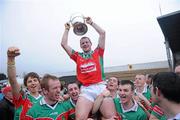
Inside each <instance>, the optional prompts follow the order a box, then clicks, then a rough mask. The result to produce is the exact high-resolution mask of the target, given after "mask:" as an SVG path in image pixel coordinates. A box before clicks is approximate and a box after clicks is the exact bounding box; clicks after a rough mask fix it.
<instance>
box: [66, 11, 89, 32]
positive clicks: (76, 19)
mask: <svg viewBox="0 0 180 120" xmlns="http://www.w3.org/2000/svg"><path fill="white" fill-rule="evenodd" d="M70 23H71V25H72V26H73V32H74V34H76V35H78V36H81V35H84V34H86V33H87V31H88V27H87V25H86V24H85V17H84V16H83V15H82V14H81V13H75V14H73V15H71V17H70Z"/></svg>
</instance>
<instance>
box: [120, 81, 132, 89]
mask: <svg viewBox="0 0 180 120" xmlns="http://www.w3.org/2000/svg"><path fill="white" fill-rule="evenodd" d="M119 85H131V90H132V91H134V89H135V87H134V83H133V82H132V81H131V80H121V81H120V83H119Z"/></svg>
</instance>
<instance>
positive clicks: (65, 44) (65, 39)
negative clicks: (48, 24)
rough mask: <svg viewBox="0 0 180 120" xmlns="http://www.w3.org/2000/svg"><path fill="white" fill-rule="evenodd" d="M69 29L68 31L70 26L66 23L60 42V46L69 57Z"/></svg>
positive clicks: (70, 50) (70, 51) (70, 49)
mask: <svg viewBox="0 0 180 120" xmlns="http://www.w3.org/2000/svg"><path fill="white" fill-rule="evenodd" d="M69 29H70V24H69V23H66V24H65V30H64V34H63V37H62V41H61V46H62V47H63V48H64V50H65V51H66V53H67V54H68V55H69V56H70V55H71V53H72V48H71V47H70V46H69V45H68V35H69Z"/></svg>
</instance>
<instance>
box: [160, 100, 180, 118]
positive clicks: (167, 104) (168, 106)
mask: <svg viewBox="0 0 180 120" xmlns="http://www.w3.org/2000/svg"><path fill="white" fill-rule="evenodd" d="M159 106H160V107H161V108H162V110H163V111H164V113H165V114H166V115H167V116H168V118H172V117H174V116H176V115H177V114H178V113H180V103H179V104H177V103H174V102H171V101H169V100H167V99H164V100H162V102H161V103H159Z"/></svg>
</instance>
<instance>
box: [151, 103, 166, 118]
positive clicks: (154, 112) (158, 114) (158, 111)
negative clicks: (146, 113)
mask: <svg viewBox="0 0 180 120" xmlns="http://www.w3.org/2000/svg"><path fill="white" fill-rule="evenodd" d="M151 114H152V115H154V116H155V117H156V118H158V119H160V118H161V117H162V116H163V115H164V113H163V112H162V110H161V108H160V107H159V106H157V105H155V106H154V107H153V109H152V112H151Z"/></svg>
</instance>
